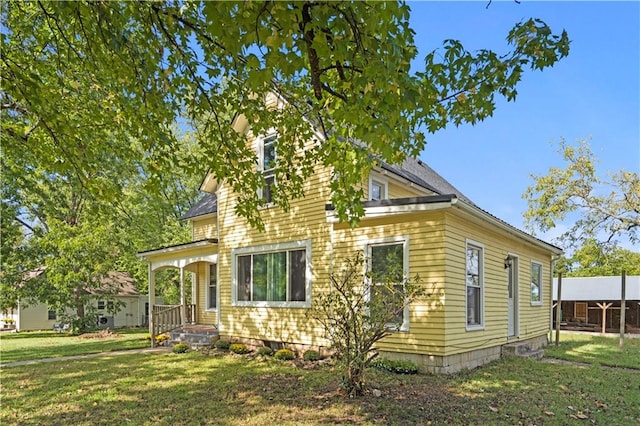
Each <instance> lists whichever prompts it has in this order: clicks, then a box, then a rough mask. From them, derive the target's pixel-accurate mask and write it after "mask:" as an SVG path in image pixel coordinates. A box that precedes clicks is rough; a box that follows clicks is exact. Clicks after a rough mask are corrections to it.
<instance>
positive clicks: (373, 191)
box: [369, 177, 388, 201]
mask: <svg viewBox="0 0 640 426" xmlns="http://www.w3.org/2000/svg"><path fill="white" fill-rule="evenodd" d="M387 186H388V185H387V182H386V180H384V179H380V178H378V177H369V199H370V200H373V201H379V200H386V199H387V198H388V196H387Z"/></svg>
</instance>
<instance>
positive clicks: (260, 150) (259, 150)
mask: <svg viewBox="0 0 640 426" xmlns="http://www.w3.org/2000/svg"><path fill="white" fill-rule="evenodd" d="M272 136H275V137H276V139H277V137H278V132H277V131H276V130H275V129H269V130H268V131H267V132H265V134H264V135H260V136H258V137H256V140H255V142H254V148H255V150H256V154H257V157H258V171H259V172H260V174H262V175H263V176H264V140H265V139H268V138H270V137H272ZM274 149H275V147H274ZM277 159H278V152H277V151H276V162H277ZM276 167H277V166H276ZM273 185H274V186H277V185H278V179H276V173H275V168H274V171H273ZM263 190H264V188H263V187H260V188H259V189H258V196H259V197H260V199H263V197H264V194H263ZM274 205H275V204H274V203H273V202H272V201H269V202H268V203H266V204H265V205H264V206H262V207H261V208H268V207H272V206H274Z"/></svg>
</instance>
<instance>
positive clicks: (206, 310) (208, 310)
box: [204, 308, 218, 313]
mask: <svg viewBox="0 0 640 426" xmlns="http://www.w3.org/2000/svg"><path fill="white" fill-rule="evenodd" d="M204 311H205V312H213V313H215V312H218V308H207V309H205V310H204Z"/></svg>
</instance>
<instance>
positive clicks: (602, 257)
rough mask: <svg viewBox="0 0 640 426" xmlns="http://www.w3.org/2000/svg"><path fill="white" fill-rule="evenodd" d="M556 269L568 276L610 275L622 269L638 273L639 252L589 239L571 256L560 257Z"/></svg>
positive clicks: (631, 273) (639, 267)
mask: <svg viewBox="0 0 640 426" xmlns="http://www.w3.org/2000/svg"><path fill="white" fill-rule="evenodd" d="M556 269H557V270H558V272H562V273H563V274H564V275H565V276H568V277H597V276H612V275H620V274H621V272H622V271H626V273H627V274H629V275H640V253H638V252H634V251H631V250H627V249H624V248H621V247H618V246H615V245H614V246H612V245H610V244H602V243H600V242H599V241H596V240H594V239H589V240H586V241H585V242H584V243H583V244H582V246H580V247H579V248H578V249H576V250H575V251H574V252H573V253H572V254H571V256H569V257H563V258H561V259H560V260H559V261H558V264H557V265H556Z"/></svg>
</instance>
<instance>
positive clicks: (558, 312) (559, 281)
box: [556, 272, 562, 346]
mask: <svg viewBox="0 0 640 426" xmlns="http://www.w3.org/2000/svg"><path fill="white" fill-rule="evenodd" d="M561 295H562V272H560V273H559V274H558V296H557V299H558V300H557V301H556V303H557V305H558V306H557V307H556V346H558V343H560V318H561V315H562V296H561Z"/></svg>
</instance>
